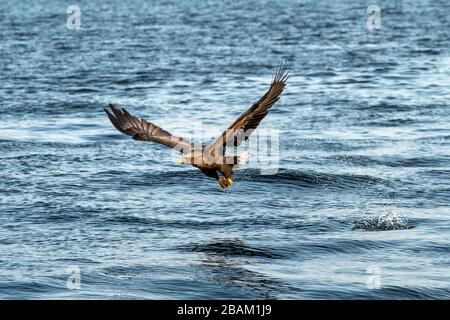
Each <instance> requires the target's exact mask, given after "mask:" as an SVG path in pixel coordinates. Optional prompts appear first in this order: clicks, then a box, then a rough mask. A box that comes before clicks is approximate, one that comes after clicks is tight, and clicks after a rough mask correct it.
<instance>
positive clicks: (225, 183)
mask: <svg viewBox="0 0 450 320" xmlns="http://www.w3.org/2000/svg"><path fill="white" fill-rule="evenodd" d="M218 182H219V186H220V187H221V188H222V189H225V188H229V187H231V186H232V185H233V179H231V178H222V179H219V180H218Z"/></svg>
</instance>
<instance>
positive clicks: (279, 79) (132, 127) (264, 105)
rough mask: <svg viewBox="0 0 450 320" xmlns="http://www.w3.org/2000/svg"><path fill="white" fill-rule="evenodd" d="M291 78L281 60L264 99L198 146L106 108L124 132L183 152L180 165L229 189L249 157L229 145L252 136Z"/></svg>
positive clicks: (113, 121) (234, 145)
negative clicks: (232, 150) (236, 171)
mask: <svg viewBox="0 0 450 320" xmlns="http://www.w3.org/2000/svg"><path fill="white" fill-rule="evenodd" d="M288 78H289V68H288V65H287V63H281V64H280V66H279V67H278V69H277V71H276V72H275V75H274V77H273V80H272V83H271V84H270V87H269V89H268V90H267V92H266V93H265V94H264V95H263V96H262V98H260V99H259V100H258V101H257V102H255V103H254V104H253V105H252V106H251V107H250V108H249V109H248V110H247V111H245V112H244V113H243V114H242V115H241V116H240V117H239V118H237V119H236V121H234V122H233V123H232V124H231V125H230V126H229V127H228V128H227V129H226V130H225V131H224V132H223V133H222V134H221V135H220V136H219V137H218V138H217V139H215V140H214V142H212V143H211V144H209V145H202V146H196V145H194V143H192V142H190V141H189V140H188V139H186V138H182V137H177V136H174V135H172V134H171V133H169V132H168V131H166V130H164V129H162V128H161V127H159V126H157V125H156V124H154V123H152V122H149V121H147V120H144V119H139V118H137V117H135V116H133V115H131V114H130V113H129V112H128V111H127V110H125V109H123V108H121V109H120V108H117V107H116V106H114V105H113V104H111V103H110V104H109V106H108V107H109V108H108V107H106V108H104V110H105V112H106V114H107V115H108V117H109V119H110V120H111V123H112V124H113V125H114V127H115V128H116V129H117V130H119V131H120V132H122V133H123V134H126V135H129V136H131V137H132V138H133V139H135V140H139V141H151V142H156V143H160V144H162V145H165V146H167V147H170V148H173V149H176V150H177V151H179V152H181V153H182V154H183V156H182V158H181V159H179V161H178V162H179V163H180V164H190V165H192V166H194V167H196V168H198V169H200V170H201V171H202V173H203V174H205V175H206V176H207V177H210V178H214V179H216V180H217V181H218V183H219V186H220V187H221V188H222V189H228V188H230V187H231V186H232V185H233V169H234V168H237V167H239V166H240V165H242V164H245V162H246V161H247V160H248V157H247V156H246V155H245V154H238V155H234V156H229V155H228V156H227V155H226V154H225V152H226V150H227V147H228V148H234V147H238V146H239V145H240V144H241V143H242V142H244V141H246V140H247V139H248V138H249V137H250V135H251V134H252V132H253V131H254V130H255V129H256V127H257V126H258V125H259V124H260V123H261V121H262V120H263V119H264V117H265V116H266V115H267V114H268V113H269V110H270V108H271V107H272V106H273V105H274V104H275V102H277V101H278V99H279V98H280V95H281V93H282V92H283V90H284V88H285V86H286V81H287V80H288Z"/></svg>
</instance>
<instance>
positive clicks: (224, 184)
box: [219, 179, 227, 189]
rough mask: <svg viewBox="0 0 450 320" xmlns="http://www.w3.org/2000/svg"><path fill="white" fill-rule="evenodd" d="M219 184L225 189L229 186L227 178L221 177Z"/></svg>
mask: <svg viewBox="0 0 450 320" xmlns="http://www.w3.org/2000/svg"><path fill="white" fill-rule="evenodd" d="M219 186H220V187H221V188H222V189H225V188H226V187H227V183H226V182H225V179H219Z"/></svg>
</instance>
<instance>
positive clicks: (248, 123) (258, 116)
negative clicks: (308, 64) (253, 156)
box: [208, 63, 289, 154]
mask: <svg viewBox="0 0 450 320" xmlns="http://www.w3.org/2000/svg"><path fill="white" fill-rule="evenodd" d="M288 78H289V67H288V64H287V63H281V64H280V67H279V68H278V70H277V72H276V73H275V76H274V78H273V81H272V83H271V85H270V88H269V90H268V91H267V92H266V93H265V94H264V96H263V97H262V98H261V99H259V100H258V101H257V102H256V103H254V104H253V105H252V106H251V107H250V108H249V109H248V110H247V111H245V112H244V113H243V114H242V115H241V116H240V117H239V118H237V119H236V120H235V121H234V122H233V124H232V125H231V126H229V127H228V129H227V130H226V131H224V132H223V133H222V134H221V135H220V136H219V137H218V138H217V139H216V140H215V141H214V142H213V143H212V144H211V145H209V146H208V149H209V150H210V151H211V153H212V154H215V151H216V150H221V151H222V153H223V154H225V149H226V146H230V145H231V144H233V145H234V146H239V145H240V144H241V143H242V142H243V141H245V140H247V139H248V137H249V136H250V135H251V134H252V132H253V131H254V130H255V129H256V127H258V125H259V124H260V123H261V121H262V120H263V119H264V117H265V116H266V115H267V114H268V113H269V110H270V108H271V107H272V106H273V105H274V104H275V102H277V101H278V99H279V98H280V95H281V93H282V92H283V89H284V87H285V86H286V81H287V80H288ZM242 132H243V133H244V137H240V136H241V135H242Z"/></svg>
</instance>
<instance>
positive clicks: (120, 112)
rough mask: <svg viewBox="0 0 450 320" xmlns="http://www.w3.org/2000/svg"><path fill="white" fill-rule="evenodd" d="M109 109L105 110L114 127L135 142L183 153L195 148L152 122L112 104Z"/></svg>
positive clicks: (185, 140) (187, 141)
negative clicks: (159, 145)
mask: <svg viewBox="0 0 450 320" xmlns="http://www.w3.org/2000/svg"><path fill="white" fill-rule="evenodd" d="M109 108H110V110H108V109H106V108H105V109H104V110H105V112H106V114H107V115H108V117H109V120H111V122H112V124H113V125H114V127H116V129H117V130H119V131H120V132H122V133H124V134H126V135H129V136H131V137H133V139H135V140H140V141H152V142H156V143H160V144H163V145H165V146H167V147H170V148H173V149H176V150H178V151H180V152H182V153H189V152H190V151H191V149H192V148H193V147H194V146H193V144H192V143H191V142H190V141H189V140H187V139H185V138H181V137H176V136H173V135H171V134H170V133H169V132H167V131H166V130H164V129H162V128H161V127H158V126H157V125H155V124H153V123H151V122H148V121H146V120H144V119H139V118H136V117H135V116H132V115H131V114H129V113H128V111H127V110H125V109H118V108H116V107H114V106H113V105H112V104H109Z"/></svg>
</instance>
